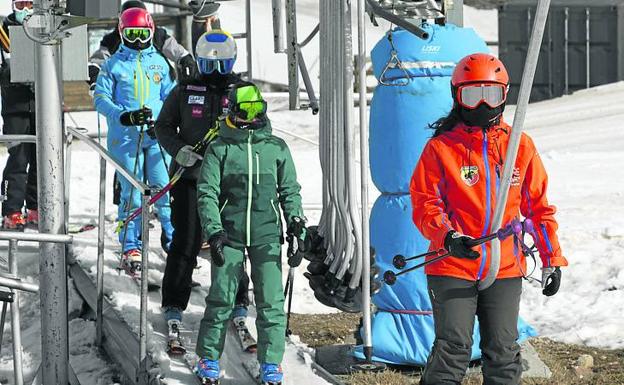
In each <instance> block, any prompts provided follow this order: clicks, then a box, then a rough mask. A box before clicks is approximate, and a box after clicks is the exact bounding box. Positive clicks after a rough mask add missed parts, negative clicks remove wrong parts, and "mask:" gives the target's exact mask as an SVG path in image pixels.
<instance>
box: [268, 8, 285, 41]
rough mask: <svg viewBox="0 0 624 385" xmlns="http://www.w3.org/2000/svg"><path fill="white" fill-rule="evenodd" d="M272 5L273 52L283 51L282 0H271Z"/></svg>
mask: <svg viewBox="0 0 624 385" xmlns="http://www.w3.org/2000/svg"><path fill="white" fill-rule="evenodd" d="M271 5H272V7H273V52H275V53H284V52H285V51H286V42H285V41H284V28H285V27H284V24H285V20H284V2H283V1H282V0H272V1H271Z"/></svg>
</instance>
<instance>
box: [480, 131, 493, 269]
mask: <svg viewBox="0 0 624 385" xmlns="http://www.w3.org/2000/svg"><path fill="white" fill-rule="evenodd" d="M482 132H483V164H484V166H485V225H484V226H483V231H482V232H481V236H482V237H483V236H485V235H486V233H487V231H488V228H489V227H490V209H491V207H490V206H491V199H490V195H491V188H490V162H489V159H488V140H487V133H486V132H485V130H483V131H482ZM486 260H487V247H486V244H485V243H484V244H482V245H481V265H480V266H479V272H478V273H477V281H479V280H480V279H481V275H482V274H483V269H484V268H485V261H486Z"/></svg>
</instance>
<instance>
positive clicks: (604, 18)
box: [498, 0, 624, 103]
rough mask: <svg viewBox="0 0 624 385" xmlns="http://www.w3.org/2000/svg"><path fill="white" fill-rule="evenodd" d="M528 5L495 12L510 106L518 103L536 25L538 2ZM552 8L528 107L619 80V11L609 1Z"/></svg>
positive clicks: (574, 1) (559, 4)
mask: <svg viewBox="0 0 624 385" xmlns="http://www.w3.org/2000/svg"><path fill="white" fill-rule="evenodd" d="M518 3H520V4H518ZM532 3H533V4H531V2H528V1H527V2H522V1H513V2H508V3H507V4H506V5H503V6H500V7H499V13H498V25H499V56H500V58H501V60H502V61H503V62H504V63H505V65H506V66H507V68H508V70H509V73H510V76H511V81H512V85H511V90H510V95H509V100H510V102H512V103H515V101H516V100H517V96H518V90H519V85H520V81H521V79H522V71H523V68H524V61H525V59H526V53H527V48H528V45H529V39H530V34H531V29H532V25H533V21H534V16H535V10H536V6H535V5H534V4H536V1H533V2H532ZM553 3H554V4H553V5H552V6H551V9H550V13H549V17H548V22H547V24H546V31H545V34H544V40H543V43H542V47H541V51H540V59H539V63H538V67H537V72H536V74H535V81H534V87H533V91H532V93H531V101H537V100H543V99H550V98H553V97H557V96H561V95H565V94H569V93H572V92H574V91H576V90H579V89H583V88H587V87H588V86H589V87H593V86H597V85H601V84H607V83H612V82H616V81H618V80H621V77H622V72H623V71H622V69H621V68H622V64H623V62H622V59H621V54H622V49H621V48H620V45H621V44H622V43H621V40H622V39H624V37H623V36H621V33H619V32H620V30H621V29H622V24H623V23H622V15H623V13H624V12H623V10H624V8H623V6H622V5H621V4H620V5H614V1H613V0H611V1H605V3H606V4H602V5H601V1H598V0H594V1H591V2H584V4H582V2H579V1H578V0H571V1H568V2H565V1H563V0H560V1H555V2H553ZM621 3H624V2H621Z"/></svg>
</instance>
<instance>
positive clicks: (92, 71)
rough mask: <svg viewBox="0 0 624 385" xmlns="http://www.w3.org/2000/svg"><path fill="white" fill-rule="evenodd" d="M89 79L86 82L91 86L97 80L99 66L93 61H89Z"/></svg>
mask: <svg viewBox="0 0 624 385" xmlns="http://www.w3.org/2000/svg"><path fill="white" fill-rule="evenodd" d="M88 69H89V80H87V83H88V84H89V86H92V85H93V84H95V82H96V81H97V77H98V75H99V74H100V66H99V65H97V64H94V63H89V67H88Z"/></svg>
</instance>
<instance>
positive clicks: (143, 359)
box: [66, 127, 152, 384]
mask: <svg viewBox="0 0 624 385" xmlns="http://www.w3.org/2000/svg"><path fill="white" fill-rule="evenodd" d="M67 134H68V135H69V136H70V138H68V140H67V143H70V144H71V142H72V140H71V139H73V138H76V139H78V140H80V141H81V142H83V143H85V144H86V145H88V146H89V147H91V149H93V150H94V151H95V152H96V153H97V154H98V155H99V157H100V192H99V199H100V200H99V213H98V257H97V278H96V281H97V282H96V286H97V308H96V334H97V336H96V341H97V344H98V346H100V347H101V346H102V342H103V320H104V317H103V308H104V229H105V219H104V216H105V211H106V164H107V163H110V164H111V165H112V167H113V168H114V169H115V171H117V172H118V173H119V174H120V175H121V176H123V177H124V178H126V179H127V180H128V181H129V182H130V184H132V186H134V188H136V189H137V191H138V192H139V193H140V194H141V209H142V212H143V214H144V215H141V239H142V244H143V247H142V249H141V290H140V291H141V294H140V296H141V305H140V310H139V312H140V326H139V359H138V362H137V365H136V377H135V382H136V383H137V384H148V383H150V380H151V379H150V378H149V376H150V373H149V372H148V367H147V366H148V365H147V362H148V357H147V339H148V336H147V330H148V329H147V310H148V309H147V305H148V271H149V264H148V256H149V215H147V213H148V202H149V200H150V197H151V194H152V191H151V189H150V187H149V186H147V185H146V184H145V183H143V182H142V181H140V180H138V179H137V178H136V177H135V176H134V175H133V174H132V173H131V172H130V171H128V170H127V169H126V168H125V167H124V166H123V165H121V164H120V163H119V162H117V161H116V160H115V159H114V158H113V157H112V155H111V154H110V152H108V150H106V149H105V148H104V147H102V146H101V145H100V144H99V143H98V142H96V141H95V140H94V139H92V138H90V137H89V136H87V135H85V134H84V133H82V132H80V131H79V129H78V128H75V127H67ZM68 149H69V150H71V147H69V148H68ZM70 152H71V151H68V155H69V153H70ZM67 158H68V159H71V158H70V157H69V156H68V157H67ZM70 167H71V165H67V168H66V169H67V170H69V168H70ZM66 177H67V179H68V180H69V173H67V174H66Z"/></svg>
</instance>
